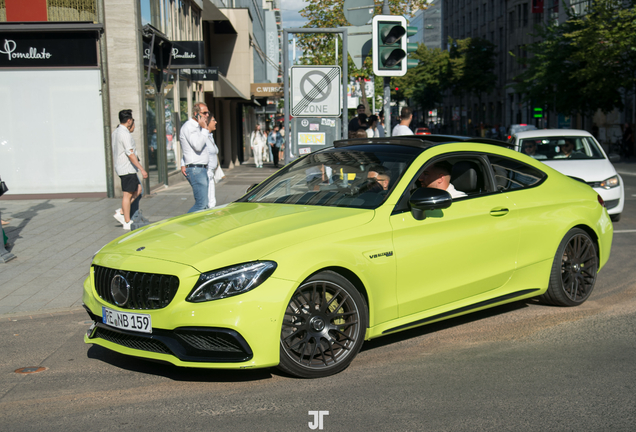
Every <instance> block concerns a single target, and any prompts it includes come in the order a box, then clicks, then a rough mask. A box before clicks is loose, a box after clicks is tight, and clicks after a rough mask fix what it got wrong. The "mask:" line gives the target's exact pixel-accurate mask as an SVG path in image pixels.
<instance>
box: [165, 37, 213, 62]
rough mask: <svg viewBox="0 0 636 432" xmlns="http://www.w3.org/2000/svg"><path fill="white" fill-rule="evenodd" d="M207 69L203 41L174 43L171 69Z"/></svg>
mask: <svg viewBox="0 0 636 432" xmlns="http://www.w3.org/2000/svg"><path fill="white" fill-rule="evenodd" d="M204 67H205V44H204V43H203V42H201V41H172V62H171V63H170V68H171V69H192V68H204Z"/></svg>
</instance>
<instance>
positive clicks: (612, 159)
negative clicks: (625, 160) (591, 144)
mask: <svg viewBox="0 0 636 432" xmlns="http://www.w3.org/2000/svg"><path fill="white" fill-rule="evenodd" d="M609 160H610V162H611V163H618V162H620V161H621V155H617V154H616V153H612V154H610V155H609Z"/></svg>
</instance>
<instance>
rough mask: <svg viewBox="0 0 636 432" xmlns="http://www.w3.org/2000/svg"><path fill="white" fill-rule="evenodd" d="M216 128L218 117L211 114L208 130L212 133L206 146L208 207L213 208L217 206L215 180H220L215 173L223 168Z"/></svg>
mask: <svg viewBox="0 0 636 432" xmlns="http://www.w3.org/2000/svg"><path fill="white" fill-rule="evenodd" d="M215 130H216V119H215V118H214V116H213V115H210V123H208V132H210V135H208V142H207V143H206V147H207V149H208V156H209V161H208V180H209V185H208V208H213V207H215V206H216V187H215V182H216V183H218V181H215V179H216V176H215V173H216V171H218V170H220V169H221V166H220V165H219V148H218V147H217V146H216V143H215V142H214V136H213V135H212V132H214V131H215Z"/></svg>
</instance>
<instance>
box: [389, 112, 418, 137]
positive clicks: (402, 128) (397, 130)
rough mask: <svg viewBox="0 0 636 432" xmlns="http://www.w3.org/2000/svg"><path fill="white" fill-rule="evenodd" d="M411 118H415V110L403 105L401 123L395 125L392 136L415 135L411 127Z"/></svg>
mask: <svg viewBox="0 0 636 432" xmlns="http://www.w3.org/2000/svg"><path fill="white" fill-rule="evenodd" d="M411 120H413V112H412V111H411V108H409V107H403V108H402V112H401V113H400V124H398V125H395V127H394V128H393V132H391V136H394V137H395V136H400V135H413V131H412V130H411V128H409V125H410V124H411Z"/></svg>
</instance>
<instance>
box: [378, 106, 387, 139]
mask: <svg viewBox="0 0 636 432" xmlns="http://www.w3.org/2000/svg"><path fill="white" fill-rule="evenodd" d="M378 119H379V121H378V136H379V137H380V138H384V137H385V136H386V134H385V133H384V110H382V111H380V114H379V115H378Z"/></svg>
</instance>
